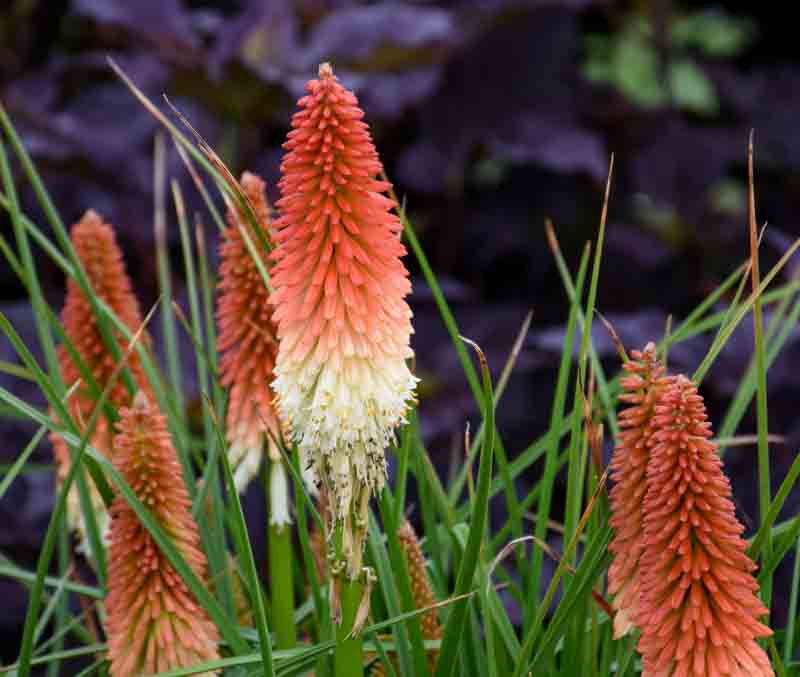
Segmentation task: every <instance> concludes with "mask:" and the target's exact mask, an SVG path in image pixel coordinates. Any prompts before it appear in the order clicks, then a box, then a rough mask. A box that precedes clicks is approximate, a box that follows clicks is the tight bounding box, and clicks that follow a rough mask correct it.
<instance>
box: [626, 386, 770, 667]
mask: <svg viewBox="0 0 800 677" xmlns="http://www.w3.org/2000/svg"><path fill="white" fill-rule="evenodd" d="M652 429H653V431H652V438H651V439H652V445H651V448H650V460H649V461H648V464H647V494H646V496H645V500H644V506H643V514H644V540H645V544H644V554H643V556H642V562H641V591H642V594H641V599H640V610H639V618H638V625H639V627H640V628H641V630H642V636H641V639H640V641H639V650H640V651H641V653H642V655H643V658H644V673H643V674H644V675H646V676H647V677H655V676H656V675H659V676H661V675H665V676H672V675H675V676H676V677H688V676H689V675H693V676H695V677H700V676H701V675H702V676H704V677H721V676H723V675H725V676H730V677H767V676H771V675H773V671H772V668H771V667H770V662H769V659H768V658H767V655H766V654H765V653H764V650H763V649H762V648H761V647H760V646H759V645H758V644H757V642H756V639H757V638H759V637H767V636H769V635H771V634H772V631H771V630H770V629H769V628H768V627H767V626H765V625H764V624H763V623H761V622H760V621H759V618H760V617H761V616H763V615H764V614H766V613H767V612H768V611H767V609H766V607H764V605H763V604H762V603H761V601H760V600H759V599H758V597H756V593H757V591H758V583H757V582H756V580H755V578H754V577H753V574H752V572H753V570H754V569H755V564H754V563H753V562H752V561H751V560H750V558H749V557H748V556H747V554H746V552H745V551H746V548H747V543H746V541H745V540H744V539H743V538H742V532H743V531H744V527H742V525H741V524H740V523H739V521H738V520H737V519H736V515H735V512H734V506H733V503H732V501H731V499H730V496H731V487H730V482H729V481H728V478H727V477H726V476H725V474H724V472H723V470H722V461H721V459H720V457H719V454H718V453H717V446H716V445H715V444H714V443H713V442H711V441H710V439H709V438H710V437H711V436H712V432H711V424H710V423H709V421H708V420H707V416H706V409H705V404H704V403H703V398H702V397H701V396H700V395H699V394H698V392H697V388H696V387H695V386H694V384H693V383H692V382H691V381H689V379H687V378H686V377H685V376H675V377H668V378H666V379H665V381H664V383H663V384H662V385H660V386H659V388H658V396H657V399H656V404H655V413H654V415H653V419H652Z"/></svg>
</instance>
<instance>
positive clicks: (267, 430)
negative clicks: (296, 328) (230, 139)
mask: <svg viewBox="0 0 800 677" xmlns="http://www.w3.org/2000/svg"><path fill="white" fill-rule="evenodd" d="M241 186H242V190H243V191H244V193H245V194H246V195H247V197H248V199H249V200H250V203H251V204H252V205H253V207H254V211H255V215H256V218H257V220H258V226H259V228H260V229H261V236H262V237H264V238H268V237H269V232H268V231H269V222H270V216H269V205H268V204H267V199H266V195H265V192H264V182H263V181H262V180H261V179H260V178H259V177H258V176H256V175H255V174H251V173H249V172H245V173H244V174H242V179H241ZM227 218H228V224H229V226H228V228H227V229H226V230H225V233H224V240H223V243H222V247H221V252H220V253H221V259H222V261H221V263H220V271H219V272H220V281H219V298H218V302H217V323H218V326H219V338H218V340H217V347H218V349H219V351H220V354H221V358H220V374H221V381H222V384H223V385H225V386H226V387H228V388H229V389H230V401H229V403H228V413H227V426H226V428H227V437H228V442H229V443H230V448H229V449H228V456H229V458H230V462H231V468H232V470H233V479H234V482H235V483H236V487H237V488H238V489H239V491H243V490H244V488H245V487H246V486H247V484H248V483H249V482H250V480H251V479H252V478H253V477H254V476H255V475H256V473H257V472H258V468H259V466H260V465H261V459H262V457H263V454H264V449H265V448H266V449H267V450H268V454H269V457H270V458H271V459H272V460H273V461H280V459H281V456H280V452H279V450H278V447H277V443H276V441H277V440H279V439H280V434H281V433H280V425H279V423H278V418H277V416H276V414H275V407H274V404H273V400H274V399H275V394H274V393H273V391H272V386H271V383H272V379H273V369H274V366H275V357H276V355H277V352H278V339H277V337H276V331H275V326H274V325H273V322H272V312H271V308H270V307H269V291H268V289H267V287H266V286H265V284H264V280H263V279H262V278H261V275H260V273H259V271H258V268H257V266H256V263H255V261H253V259H252V257H251V255H250V252H249V251H248V248H247V245H246V243H245V240H244V238H243V237H242V233H241V231H240V227H242V228H244V229H246V230H247V231H248V235H249V237H250V240H251V242H252V244H253V245H254V246H255V248H256V250H258V251H259V252H261V249H262V246H261V244H260V243H261V239H260V238H259V235H258V234H257V233H255V232H254V230H253V226H252V225H251V224H250V222H249V221H248V220H247V219H245V218H242V217H241V216H240V215H239V214H238V213H237V212H236V211H235V210H234V209H233V208H231V209H229V210H228V215H227ZM261 259H262V261H263V263H264V264H265V265H266V263H267V254H266V252H264V253H263V254H261ZM284 512H286V511H284ZM288 517H289V515H288V512H286V514H285V516H283V517H282V518H281V519H283V520H284V523H285V521H286V520H288ZM271 518H274V515H272V516H271Z"/></svg>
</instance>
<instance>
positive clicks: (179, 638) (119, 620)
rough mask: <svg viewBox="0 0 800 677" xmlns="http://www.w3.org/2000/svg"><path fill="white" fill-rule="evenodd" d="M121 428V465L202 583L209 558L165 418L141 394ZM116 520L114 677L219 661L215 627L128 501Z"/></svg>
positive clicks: (111, 569)
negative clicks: (193, 513) (200, 546)
mask: <svg viewBox="0 0 800 677" xmlns="http://www.w3.org/2000/svg"><path fill="white" fill-rule="evenodd" d="M117 429H118V434H117V436H116V438H115V440H114V465H115V467H116V468H117V470H119V472H120V474H121V475H122V476H123V477H124V479H125V481H126V482H127V483H128V484H129V485H130V487H131V489H133V491H134V492H136V496H137V498H138V499H139V500H140V501H142V503H144V504H145V505H146V506H147V508H148V509H149V510H150V512H151V514H152V515H153V517H154V518H155V519H156V521H158V523H159V524H160V525H161V527H162V528H163V529H164V530H165V531H166V532H167V534H168V535H169V537H170V538H171V539H172V542H173V543H174V545H175V547H176V548H177V549H178V550H179V551H180V553H181V554H182V555H183V557H184V558H185V560H186V562H187V563H188V564H189V566H190V567H191V568H192V570H193V571H194V573H195V574H196V575H197V576H198V577H199V578H200V579H201V580H202V579H203V578H204V577H205V575H206V558H205V555H203V553H202V551H201V550H200V548H199V541H200V539H199V536H198V531H197V525H196V524H195V522H194V519H193V518H192V514H191V502H190V500H189V495H188V493H187V491H186V486H185V485H184V482H183V478H182V475H181V468H180V464H179V463H178V459H177V456H176V454H175V449H174V448H173V446H172V443H171V441H170V437H169V432H168V431H167V424H166V420H165V419H164V416H163V415H162V414H160V413H159V412H158V411H157V410H156V409H155V407H154V406H153V405H152V404H151V403H150V400H149V399H148V397H147V395H146V394H145V393H144V392H143V391H139V392H138V393H137V395H136V397H135V399H134V401H133V405H132V406H131V407H130V408H128V407H125V408H123V409H122V410H121V411H120V421H119V423H118V424H117ZM111 515H112V520H111V549H110V556H109V564H108V596H107V597H106V609H107V611H108V618H107V621H106V631H107V634H108V647H109V648H108V655H109V659H110V660H111V675H112V677H138V676H139V675H151V674H155V673H158V672H163V671H167V670H175V669H178V668H187V667H191V666H193V665H197V664H198V663H201V662H205V661H211V660H215V659H217V658H218V657H219V655H218V653H217V641H218V635H217V629H216V626H214V624H213V623H212V622H211V621H210V620H209V618H208V616H207V615H206V613H205V611H204V610H203V608H202V607H201V606H200V605H199V604H198V603H197V602H196V600H195V599H194V597H193V596H192V594H191V593H190V591H189V589H188V588H187V587H186V584H185V583H184V582H183V579H181V577H180V575H179V574H178V573H177V572H176V571H175V569H173V567H172V565H171V564H170V563H169V561H168V560H167V558H166V557H165V556H164V555H163V554H162V553H161V551H160V550H159V548H158V546H157V545H156V543H155V541H154V540H153V537H152V536H151V535H150V532H148V531H147V529H145V527H144V526H143V525H142V523H141V522H140V521H139V518H138V517H137V516H136V513H135V512H134V511H133V508H131V507H130V506H129V505H128V503H127V502H126V501H125V499H124V498H123V497H122V496H118V497H117V498H116V499H115V501H114V503H113V505H112V506H111ZM204 674H213V673H204Z"/></svg>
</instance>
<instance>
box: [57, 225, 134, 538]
mask: <svg viewBox="0 0 800 677" xmlns="http://www.w3.org/2000/svg"><path fill="white" fill-rule="evenodd" d="M70 238H71V240H72V244H73V246H74V247H75V253H76V254H77V256H78V258H79V259H80V261H81V263H82V265H83V267H84V269H85V271H86V276H87V278H88V279H89V284H90V285H91V287H92V290H93V291H94V292H95V294H96V295H97V296H98V297H99V298H100V299H101V300H102V301H103V302H104V303H105V304H106V305H107V306H108V307H109V308H111V310H113V311H114V313H115V314H116V315H117V317H119V319H120V320H121V321H122V323H123V324H124V325H125V326H126V327H127V328H128V330H129V331H130V332H131V333H134V332H136V331H137V330H138V329H139V327H140V325H141V324H142V316H141V312H140V311H139V304H138V302H137V301H136V297H135V296H134V294H133V290H132V288H131V282H130V279H129V278H128V274H127V272H126V270H125V263H124V261H123V260H122V252H121V251H120V249H119V246H118V245H117V242H116V238H115V236H114V230H113V229H112V227H111V226H110V225H109V224H107V223H105V222H104V221H103V220H102V218H101V217H100V216H99V215H98V214H97V213H96V212H95V211H93V210H91V209H90V210H89V211H87V212H86V214H84V215H83V218H82V219H81V220H80V221H79V222H78V223H76V224H75V225H74V226H73V227H72V231H71V233H70ZM61 322H62V324H63V326H64V333H65V334H66V336H67V338H68V339H69V340H70V341H71V343H72V345H73V346H74V347H75V350H76V352H77V354H78V356H79V357H80V360H81V361H82V362H83V364H84V365H85V366H86V368H87V370H88V372H89V373H90V374H91V377H92V380H93V381H94V384H95V386H96V390H92V387H91V381H90V380H87V379H85V378H84V375H83V374H82V373H81V371H80V369H79V368H78V364H76V362H75V361H74V360H73V359H72V356H71V355H70V353H69V352H68V351H67V349H66V347H65V346H59V347H58V362H59V367H60V371H61V378H62V380H63V381H64V383H65V385H66V386H67V388H70V387H71V386H72V385H73V384H75V383H78V386H77V390H76V391H75V392H74V393H73V394H72V396H71V397H70V399H69V402H68V407H69V411H70V414H71V415H72V418H73V419H74V420H75V422H76V423H77V424H78V426H79V427H81V428H82V427H83V426H84V425H85V424H86V423H88V421H89V418H90V417H91V415H92V411H93V410H94V408H95V405H96V403H97V396H99V394H100V392H102V391H103V390H104V389H105V387H106V386H107V385H108V383H109V381H110V380H111V376H112V374H113V372H114V369H115V368H116V366H117V363H116V360H115V359H114V356H113V355H112V353H111V351H110V350H109V349H108V347H107V346H106V344H105V342H104V341H103V337H102V335H101V334H100V330H99V328H98V325H97V320H96V319H95V315H94V313H93V312H92V307H91V305H90V304H89V299H87V298H86V295H85V294H84V293H83V291H82V290H81V288H80V286H79V285H78V283H77V282H76V281H75V280H74V279H72V278H71V277H70V278H68V280H67V294H66V300H65V303H64V310H63V311H62V313H61ZM114 337H115V339H116V341H117V345H118V346H119V347H120V351H122V352H123V353H124V352H125V351H126V350H127V348H128V342H127V341H126V340H125V338H124V337H123V336H122V334H121V333H120V332H118V331H115V332H114ZM145 340H146V339H145ZM127 366H128V368H129V370H130V374H131V376H132V377H133V380H134V382H135V383H136V385H137V387H139V388H144V389H146V390H147V389H149V386H148V382H147V378H146V377H145V374H144V370H143V369H142V364H141V361H140V359H139V356H138V355H137V354H136V353H135V352H134V353H132V354H131V355H130V356H129V358H128V363H127ZM108 401H109V403H110V404H111V405H112V406H113V407H114V408H119V407H122V406H125V405H127V404H129V403H130V393H129V392H128V390H127V388H126V387H125V384H124V383H123V381H122V380H121V378H119V377H118V378H117V380H116V381H115V382H114V384H113V386H112V387H111V390H110V392H109V396H108ZM50 439H51V441H52V443H53V448H54V454H55V459H56V465H57V470H58V478H59V481H61V480H63V479H64V477H65V476H66V474H67V473H68V472H69V465H70V452H69V449H68V447H67V443H66V442H65V440H64V439H63V438H62V437H61V436H60V435H57V434H52V435H51V436H50ZM89 442H90V443H91V445H92V446H93V447H94V448H95V449H97V450H98V451H99V452H100V453H102V454H105V455H106V456H108V457H110V456H111V449H112V430H111V426H110V425H109V422H108V420H107V419H106V418H105V416H103V415H101V417H100V418H99V419H98V421H97V426H96V428H95V431H94V433H93V435H92V437H91V439H90V440H89ZM87 485H88V487H89V493H90V500H91V503H92V507H93V508H94V513H95V518H96V520H97V524H98V527H99V529H100V532H101V534H104V535H107V531H108V523H109V519H108V513H107V511H106V508H105V504H104V503H103V500H102V498H101V497H100V494H99V493H98V491H97V489H96V487H95V486H94V483H93V482H91V481H89V482H87ZM67 522H68V524H69V526H70V528H71V529H73V530H75V531H76V532H77V533H78V538H79V545H78V549H79V550H80V551H82V552H84V553H85V554H88V553H89V548H88V537H87V530H86V521H85V519H84V517H83V511H82V510H81V508H80V501H79V499H78V490H77V486H75V485H73V486H72V487H71V488H70V492H69V494H68V495H67Z"/></svg>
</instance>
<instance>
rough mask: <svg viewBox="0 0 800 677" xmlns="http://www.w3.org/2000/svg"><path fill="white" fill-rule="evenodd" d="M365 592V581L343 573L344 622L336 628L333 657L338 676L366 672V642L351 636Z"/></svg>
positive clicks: (340, 589) (342, 600)
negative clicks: (350, 578)
mask: <svg viewBox="0 0 800 677" xmlns="http://www.w3.org/2000/svg"><path fill="white" fill-rule="evenodd" d="M363 594H364V585H363V583H361V582H359V581H349V580H347V577H346V576H345V575H344V574H342V577H341V585H340V588H339V595H340V602H341V605H342V622H341V624H340V625H338V626H337V628H336V649H335V651H334V659H333V660H334V668H335V674H336V677H357V676H359V675H363V674H364V646H363V644H364V642H363V640H362V639H361V637H349V635H350V631H351V630H352V628H353V622H354V621H355V619H356V613H357V612H358V606H359V604H360V603H361V596H362V595H363Z"/></svg>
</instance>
